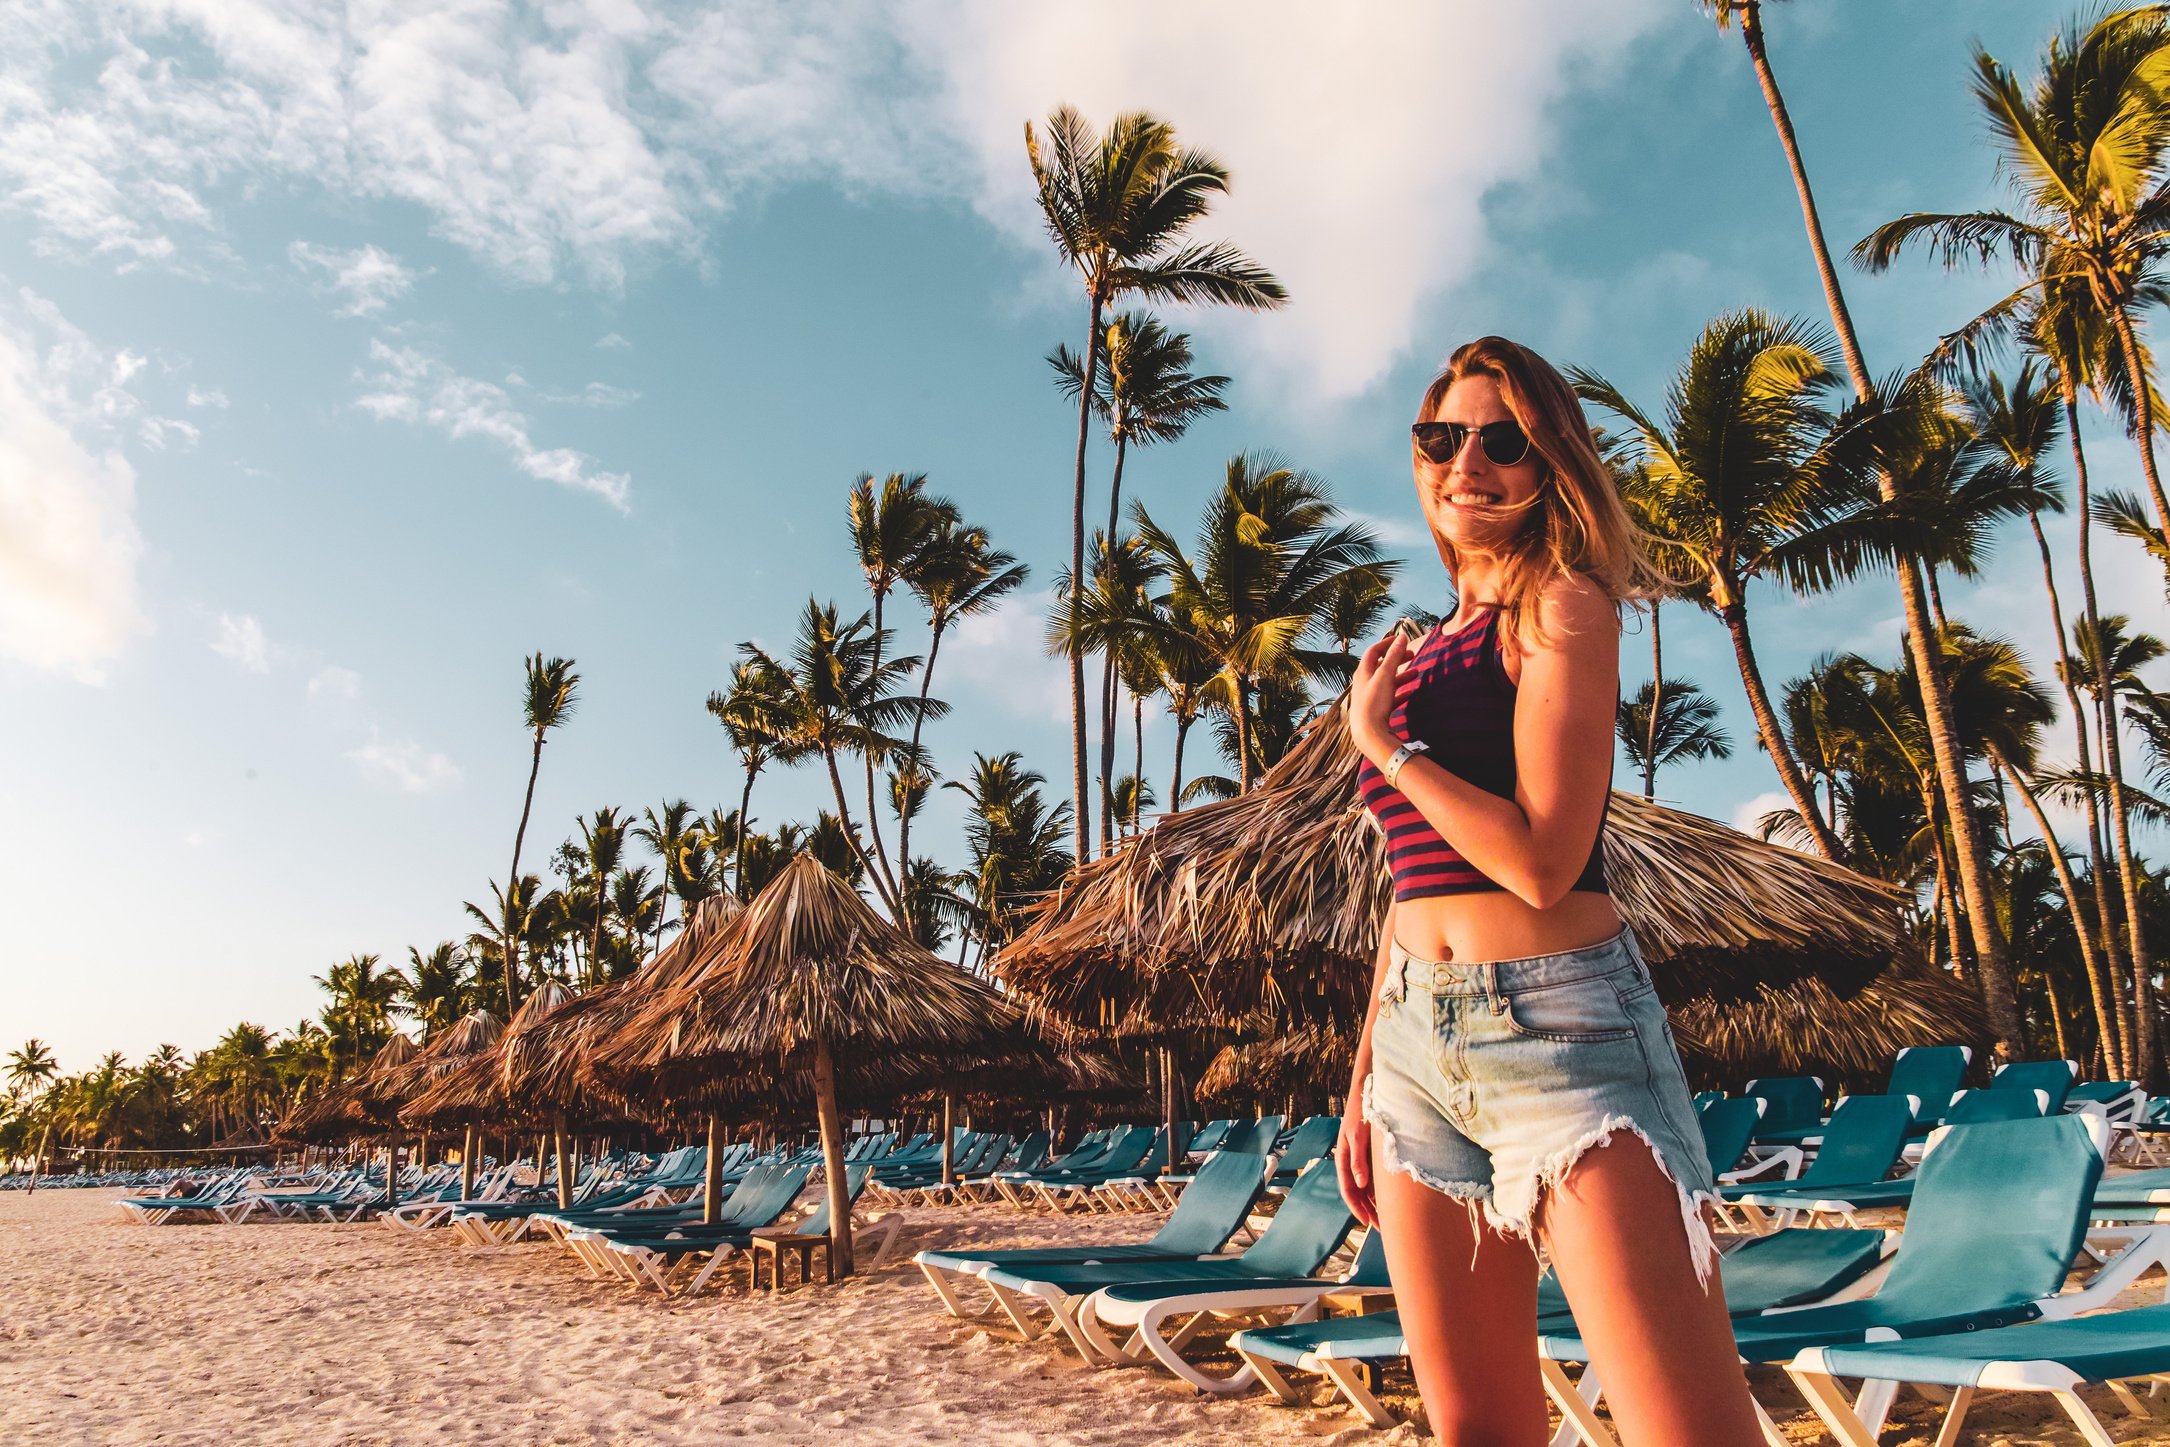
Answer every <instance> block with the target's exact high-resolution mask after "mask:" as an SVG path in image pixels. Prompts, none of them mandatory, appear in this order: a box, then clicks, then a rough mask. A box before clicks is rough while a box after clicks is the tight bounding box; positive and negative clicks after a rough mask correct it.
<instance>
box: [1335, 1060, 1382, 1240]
mask: <svg viewBox="0 0 2170 1447" xmlns="http://www.w3.org/2000/svg"><path fill="white" fill-rule="evenodd" d="M1334 1170H1335V1172H1336V1173H1337V1174H1338V1175H1339V1176H1340V1178H1341V1199H1342V1200H1344V1201H1346V1202H1348V1203H1349V1212H1350V1214H1351V1215H1353V1216H1355V1217H1356V1219H1357V1220H1359V1221H1361V1222H1362V1223H1363V1224H1364V1225H1366V1226H1376V1225H1378V1224H1379V1203H1378V1200H1377V1198H1376V1197H1375V1196H1374V1195H1373V1194H1372V1186H1371V1123H1370V1122H1369V1121H1367V1120H1365V1119H1364V1088H1363V1087H1362V1086H1361V1085H1359V1086H1357V1087H1356V1088H1355V1089H1353V1090H1351V1091H1350V1092H1349V1103H1348V1105H1347V1107H1346V1108H1345V1109H1343V1111H1342V1112H1341V1140H1340V1143H1339V1144H1338V1145H1337V1146H1336V1147H1335V1150H1334Z"/></svg>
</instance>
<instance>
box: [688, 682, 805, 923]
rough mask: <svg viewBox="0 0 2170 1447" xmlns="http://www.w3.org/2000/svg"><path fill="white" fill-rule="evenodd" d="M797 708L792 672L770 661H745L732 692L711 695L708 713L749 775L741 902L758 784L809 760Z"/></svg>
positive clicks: (743, 801)
mask: <svg viewBox="0 0 2170 1447" xmlns="http://www.w3.org/2000/svg"><path fill="white" fill-rule="evenodd" d="M797 707H798V695H797V693H796V692H795V691H794V690H793V688H792V685H791V676H790V674H789V672H788V671H787V670H785V669H784V668H783V667H782V666H781V665H779V664H777V663H775V662H773V661H769V660H767V659H765V658H743V659H740V660H739V663H738V666H737V667H736V668H734V669H733V670H732V671H731V687H730V690H729V691H728V692H725V693H712V694H710V695H709V696H708V711H709V713H710V714H712V715H714V717H715V719H716V722H718V723H720V724H722V725H723V731H724V732H725V733H726V734H729V735H730V737H731V747H732V748H734V749H736V750H737V751H738V762H739V768H740V769H741V770H742V771H743V772H744V774H745V783H744V784H743V785H742V786H741V787H740V789H739V796H738V819H737V825H738V828H737V830H736V831H735V834H734V842H733V846H732V850H731V855H732V858H733V860H734V861H735V863H734V866H733V878H732V881H731V887H732V889H733V890H735V891H736V892H737V893H738V894H739V896H740V897H741V898H743V897H745V894H746V861H745V859H744V858H743V857H742V855H743V851H742V850H741V849H740V848H739V847H738V842H737V841H738V840H739V839H742V838H743V836H744V833H745V831H746V830H748V829H750V828H751V827H752V823H753V816H752V814H751V812H750V811H751V810H752V808H753V783H754V780H755V779H756V778H758V777H760V774H761V770H762V769H763V768H765V767H766V766H767V765H768V764H770V763H771V762H774V763H779V764H795V763H797V762H798V761H799V760H800V759H802V758H804V757H806V748H805V746H804V745H803V744H802V743H801V740H802V739H803V738H804V737H805V733H806V730H805V725H804V722H803V721H802V720H801V719H799V718H798V717H796V715H795V712H794V710H796V708H797Z"/></svg>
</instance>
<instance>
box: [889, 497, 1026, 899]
mask: <svg viewBox="0 0 2170 1447" xmlns="http://www.w3.org/2000/svg"><path fill="white" fill-rule="evenodd" d="M1025 578H1026V568H1025V565H1024V564H1022V563H1020V562H1018V561H1017V559H1016V558H1014V557H1012V556H1011V555H1010V554H1008V553H1005V552H1003V551H1001V550H1000V549H999V548H996V547H995V546H993V544H992V543H991V542H990V541H989V540H988V536H987V532H986V530H985V529H984V528H976V527H970V526H967V525H966V524H964V523H963V522H946V523H944V524H943V526H942V527H941V528H940V529H939V530H938V531H937V532H936V534H935V536H934V537H933V538H932V539H931V540H930V541H929V542H928V545H927V549H926V552H925V553H924V554H923V555H922V556H921V558H920V559H919V562H918V564H917V566H915V567H914V568H913V569H912V570H911V572H910V573H909V574H908V575H907V576H906V578H905V586H906V587H908V588H910V589H911V590H912V592H913V594H914V595H915V596H916V597H917V598H918V599H919V601H920V603H921V604H922V605H924V606H925V608H926V610H927V661H926V662H925V663H923V664H921V665H920V668H919V701H918V703H917V704H916V705H915V706H914V708H913V710H912V736H911V740H910V742H909V743H908V745H907V746H906V748H905V757H906V758H908V759H917V758H919V757H920V742H919V740H920V730H921V729H922V728H923V727H924V726H925V724H926V722H927V708H926V705H927V698H928V690H929V689H931V688H932V687H933V686H934V660H935V658H936V656H937V655H939V654H940V653H941V651H942V635H943V633H944V632H946V631H947V630H948V629H949V627H950V625H951V624H953V623H958V622H961V621H962V620H964V619H966V618H974V617H977V616H979V615H980V614H982V613H986V612H989V611H990V610H992V609H994V608H995V607H997V606H998V605H999V604H1000V603H1001V602H1002V600H1003V599H1004V598H1007V597H1008V596H1010V594H1012V593H1014V592H1016V591H1017V590H1018V589H1019V588H1021V587H1023V586H1024V583H1025ZM911 848H912V821H911V818H910V816H909V815H906V816H904V817H903V818H901V819H899V821H898V825H897V854H898V857H900V858H903V859H910V858H911V857H912V855H911Z"/></svg>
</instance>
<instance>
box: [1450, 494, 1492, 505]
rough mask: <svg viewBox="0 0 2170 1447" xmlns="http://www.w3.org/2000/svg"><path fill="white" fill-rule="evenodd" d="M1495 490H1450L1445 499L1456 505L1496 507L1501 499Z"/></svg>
mask: <svg viewBox="0 0 2170 1447" xmlns="http://www.w3.org/2000/svg"><path fill="white" fill-rule="evenodd" d="M1503 500H1504V499H1502V497H1501V496H1500V494H1498V493H1496V492H1450V493H1448V494H1447V501H1448V502H1449V503H1452V504H1453V505H1454V506H1456V507H1498V506H1499V505H1500V503H1501V502H1502V501H1503Z"/></svg>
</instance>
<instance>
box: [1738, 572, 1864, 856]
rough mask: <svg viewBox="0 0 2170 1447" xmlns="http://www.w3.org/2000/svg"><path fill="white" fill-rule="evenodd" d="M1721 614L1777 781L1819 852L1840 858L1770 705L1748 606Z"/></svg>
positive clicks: (1840, 852) (1834, 837) (1841, 852)
mask: <svg viewBox="0 0 2170 1447" xmlns="http://www.w3.org/2000/svg"><path fill="white" fill-rule="evenodd" d="M1718 616H1719V617H1720V618H1721V619H1723V620H1724V622H1725V628H1726V632H1727V633H1728V634H1729V635H1730V636H1731V637H1732V639H1733V661H1734V663H1735V664H1736V665H1738V666H1739V668H1740V675H1741V685H1742V687H1744V688H1745V689H1746V690H1747V692H1748V710H1749V712H1750V713H1752V714H1754V715H1755V718H1756V732H1757V733H1759V734H1760V735H1762V738H1763V747H1764V750H1765V752H1767V753H1768V754H1770V756H1771V764H1772V766H1773V767H1774V768H1776V769H1777V770H1778V781H1779V783H1781V784H1783V785H1785V788H1786V793H1787V794H1789V795H1790V796H1792V799H1793V807H1794V808H1795V809H1796V810H1797V811H1798V812H1799V813H1800V816H1801V822H1802V823H1803V824H1805V825H1806V826H1808V834H1809V838H1810V839H1812V840H1813V841H1814V842H1815V845H1816V849H1817V852H1818V853H1820V854H1822V855H1823V857H1824V858H1826V859H1829V860H1833V861H1838V860H1840V859H1841V858H1842V857H1843V855H1844V852H1845V851H1844V849H1843V848H1842V846H1841V845H1840V844H1839V841H1838V836H1837V835H1835V834H1833V833H1832V832H1831V830H1830V828H1829V827H1828V826H1827V825H1825V823H1824V822H1823V815H1822V814H1821V813H1819V812H1818V811H1817V808H1816V797H1815V795H1814V794H1812V793H1810V792H1809V788H1808V780H1807V779H1806V778H1804V777H1803V776H1802V774H1801V766H1800V764H1799V763H1798V762H1796V761H1795V759H1794V757H1793V748H1792V746H1791V745H1790V744H1788V743H1787V742H1786V735H1785V731H1784V730H1783V729H1781V728H1780V727H1779V723H1778V713H1777V711H1776V710H1775V709H1773V708H1772V707H1771V695H1770V693H1769V692H1768V691H1767V690H1766V689H1765V688H1764V686H1763V670H1762V669H1761V668H1760V667H1758V666H1757V664H1756V651H1755V645H1754V644H1753V643H1751V642H1750V641H1749V637H1748V610H1747V608H1746V607H1745V606H1744V605H1743V604H1742V603H1741V602H1740V601H1739V600H1738V599H1735V600H1734V601H1733V602H1730V603H1727V604H1726V605H1725V606H1724V607H1722V608H1720V609H1719V611H1718Z"/></svg>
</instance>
